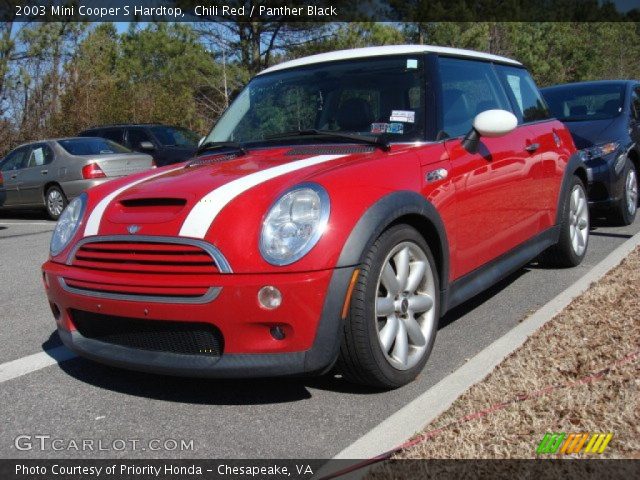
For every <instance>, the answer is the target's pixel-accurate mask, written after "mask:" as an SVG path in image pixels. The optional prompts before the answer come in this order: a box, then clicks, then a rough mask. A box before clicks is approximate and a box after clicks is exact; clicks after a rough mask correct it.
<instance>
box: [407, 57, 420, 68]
mask: <svg viewBox="0 0 640 480" xmlns="http://www.w3.org/2000/svg"><path fill="white" fill-rule="evenodd" d="M407 68H418V60H417V59H415V58H408V59H407Z"/></svg>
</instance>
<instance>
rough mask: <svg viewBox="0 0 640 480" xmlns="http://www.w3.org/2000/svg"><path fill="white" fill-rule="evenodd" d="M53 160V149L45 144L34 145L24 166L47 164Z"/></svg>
mask: <svg viewBox="0 0 640 480" xmlns="http://www.w3.org/2000/svg"><path fill="white" fill-rule="evenodd" d="M52 161H53V150H51V148H50V147H49V146H48V145H46V144H41V145H34V146H33V147H32V148H31V152H30V153H29V160H27V164H26V167H27V168H31V167H41V166H43V165H47V164H49V163H51V162H52Z"/></svg>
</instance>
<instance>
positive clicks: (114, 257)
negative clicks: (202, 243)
mask: <svg viewBox="0 0 640 480" xmlns="http://www.w3.org/2000/svg"><path fill="white" fill-rule="evenodd" d="M125 238H126V237H125ZM72 265H73V266H75V267H82V268H90V269H92V270H103V271H110V272H122V273H152V274H160V275H163V274H164V275H182V274H190V275H194V274H205V275H206V274H214V273H218V272H219V269H218V266H217V264H216V262H215V260H214V259H213V257H212V256H211V255H210V254H209V253H207V252H206V251H204V250H203V249H202V248H200V247H198V246H196V245H186V244H177V243H155V242H132V241H127V240H125V239H123V240H111V241H107V240H105V241H96V242H90V243H85V244H83V245H81V246H80V248H78V249H77V250H76V252H75V255H74V257H73V259H72Z"/></svg>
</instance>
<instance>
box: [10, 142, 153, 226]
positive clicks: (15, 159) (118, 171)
mask: <svg viewBox="0 0 640 480" xmlns="http://www.w3.org/2000/svg"><path fill="white" fill-rule="evenodd" d="M152 167H153V158H152V157H151V156H150V155H147V154H144V153H134V152H132V151H131V150H129V149H127V148H125V147H123V146H122V145H119V144H117V143H115V142H112V141H110V140H106V139H104V138H97V137H80V138H58V139H53V140H42V141H40V142H33V143H27V144H24V145H20V146H19V147H17V148H16V149H14V150H12V151H11V152H10V153H9V154H8V155H7V156H6V157H5V158H4V159H2V160H1V161H0V209H15V208H39V207H44V208H45V209H46V211H47V214H48V215H49V217H51V218H52V219H54V220H56V219H57V218H58V217H59V216H60V214H61V213H62V211H63V210H64V208H65V207H66V206H67V203H68V202H69V200H71V199H72V198H74V197H76V196H78V195H80V194H81V193H82V192H83V191H85V190H86V189H87V188H90V187H93V186H95V185H98V184H101V183H104V182H106V181H108V180H110V179H113V178H115V177H122V176H125V175H129V174H132V173H136V172H139V171H142V170H146V169H148V168H152Z"/></svg>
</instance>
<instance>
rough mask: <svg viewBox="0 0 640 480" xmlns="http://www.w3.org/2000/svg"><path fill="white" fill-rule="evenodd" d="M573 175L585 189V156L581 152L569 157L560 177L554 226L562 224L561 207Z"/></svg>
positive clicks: (567, 193)
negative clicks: (583, 183) (582, 183)
mask: <svg viewBox="0 0 640 480" xmlns="http://www.w3.org/2000/svg"><path fill="white" fill-rule="evenodd" d="M574 175H579V176H580V178H581V179H582V180H583V181H584V182H585V185H584V186H585V188H586V187H587V185H586V181H587V166H586V164H585V154H584V153H583V152H582V151H577V152H574V153H573V155H571V156H570V157H569V161H568V162H567V166H566V167H565V170H564V175H563V177H562V184H561V186H560V195H558V205H557V209H556V225H560V223H561V222H562V207H563V205H564V204H565V200H566V198H567V195H569V188H570V187H571V181H572V179H573V176H574Z"/></svg>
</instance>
